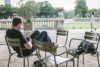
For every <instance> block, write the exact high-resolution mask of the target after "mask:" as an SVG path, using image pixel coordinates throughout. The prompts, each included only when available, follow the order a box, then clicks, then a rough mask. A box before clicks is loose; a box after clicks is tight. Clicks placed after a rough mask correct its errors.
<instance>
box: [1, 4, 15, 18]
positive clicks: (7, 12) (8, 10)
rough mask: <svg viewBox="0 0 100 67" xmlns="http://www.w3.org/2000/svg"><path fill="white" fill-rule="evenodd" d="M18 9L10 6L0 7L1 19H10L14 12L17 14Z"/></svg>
mask: <svg viewBox="0 0 100 67" xmlns="http://www.w3.org/2000/svg"><path fill="white" fill-rule="evenodd" d="M15 9H16V7H13V6H12V5H10V4H5V5H0V18H8V17H9V16H10V17H11V16H12V13H13V12H17V11H16V10H15Z"/></svg>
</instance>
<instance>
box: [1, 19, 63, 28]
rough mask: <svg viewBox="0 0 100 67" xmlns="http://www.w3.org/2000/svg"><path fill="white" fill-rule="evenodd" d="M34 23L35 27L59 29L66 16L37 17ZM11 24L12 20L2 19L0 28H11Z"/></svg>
mask: <svg viewBox="0 0 100 67" xmlns="http://www.w3.org/2000/svg"><path fill="white" fill-rule="evenodd" d="M24 23H25V21H24ZM32 23H34V27H35V29H57V28H63V23H64V18H35V19H32ZM11 26H12V21H11V20H0V30H3V29H8V28H11ZM21 29H23V26H22V28H21Z"/></svg>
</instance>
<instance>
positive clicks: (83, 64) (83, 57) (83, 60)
mask: <svg viewBox="0 0 100 67" xmlns="http://www.w3.org/2000/svg"><path fill="white" fill-rule="evenodd" d="M83 65H84V54H83Z"/></svg>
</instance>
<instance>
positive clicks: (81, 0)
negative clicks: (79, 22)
mask: <svg viewBox="0 0 100 67" xmlns="http://www.w3.org/2000/svg"><path fill="white" fill-rule="evenodd" d="M75 4H76V6H75V15H76V14H80V16H82V17H85V14H86V13H87V11H88V7H87V4H86V0H76V1H75Z"/></svg>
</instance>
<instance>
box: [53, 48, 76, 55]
mask: <svg viewBox="0 0 100 67" xmlns="http://www.w3.org/2000/svg"><path fill="white" fill-rule="evenodd" d="M70 50H72V52H73V57H75V56H74V55H75V54H74V50H73V49H69V50H66V51H64V52H62V53H60V54H55V56H59V55H62V54H64V53H66V52H68V51H70Z"/></svg>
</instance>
